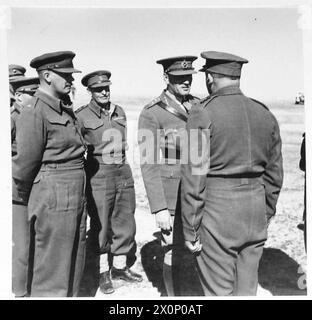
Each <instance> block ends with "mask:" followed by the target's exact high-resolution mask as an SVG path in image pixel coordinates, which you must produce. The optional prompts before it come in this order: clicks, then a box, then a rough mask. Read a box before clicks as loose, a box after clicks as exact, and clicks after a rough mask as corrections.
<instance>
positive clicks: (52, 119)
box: [13, 51, 86, 297]
mask: <svg viewBox="0 0 312 320" xmlns="http://www.w3.org/2000/svg"><path fill="white" fill-rule="evenodd" d="M74 56H75V54H74V53H73V52H71V51H58V52H52V53H47V54H43V55H41V56H39V57H36V58H34V59H33V60H32V61H31V63H30V66H31V67H33V68H35V69H36V70H37V72H38V75H39V80H40V86H39V88H38V90H37V91H36V93H35V95H34V97H33V99H32V101H31V105H30V107H27V108H24V109H23V112H21V115H20V118H19V121H18V130H17V136H16V142H17V154H16V156H14V157H13V185H14V186H15V188H16V190H17V193H16V195H14V196H13V201H19V202H22V203H25V204H28V215H29V220H30V223H31V231H32V234H31V236H32V239H31V243H32V244H33V247H32V251H34V256H33V261H32V264H33V270H32V271H33V277H32V282H31V296H35V297H47V296H57V297H66V296H72V295H73V296H76V295H77V294H78V287H79V282H80V278H81V275H82V272H83V267H84V257H85V217H86V210H85V196H84V192H85V172H84V155H85V152H86V146H85V143H84V140H83V137H82V135H81V130H80V127H79V126H78V122H77V119H76V117H75V114H74V112H73V109H72V105H71V103H70V100H69V98H68V94H69V92H70V88H71V84H72V81H73V80H74V79H73V77H72V73H74V72H79V71H78V70H76V69H75V68H74V66H73V62H72V60H73V58H74Z"/></svg>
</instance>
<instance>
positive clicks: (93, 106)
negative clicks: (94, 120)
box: [89, 99, 116, 118]
mask: <svg viewBox="0 0 312 320" xmlns="http://www.w3.org/2000/svg"><path fill="white" fill-rule="evenodd" d="M89 106H90V109H91V110H92V111H93V112H94V113H95V114H96V115H97V116H98V117H99V118H101V114H104V116H106V117H107V116H110V117H112V115H113V114H114V112H115V110H116V106H115V105H114V104H112V103H111V102H109V103H108V104H107V106H108V107H107V108H102V107H101V106H99V104H98V103H97V102H96V101H95V100H94V99H92V100H91V101H90V104H89Z"/></svg>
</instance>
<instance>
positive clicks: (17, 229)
mask: <svg viewBox="0 0 312 320" xmlns="http://www.w3.org/2000/svg"><path fill="white" fill-rule="evenodd" d="M38 84H39V78H26V77H23V76H20V77H19V78H17V79H15V80H14V81H13V80H12V81H11V85H12V86H13V89H14V91H15V102H14V104H13V107H12V109H11V146H12V156H14V155H16V149H17V148H16V139H15V137H16V130H17V127H18V121H17V120H18V118H19V116H20V114H21V111H22V109H23V108H25V107H27V106H28V105H29V104H30V102H31V99H32V96H33V95H34V93H35V91H36V89H37V88H38ZM13 198H14V197H13ZM12 213H13V216H12V222H13V228H12V236H13V248H12V289H13V292H14V294H15V296H16V297H23V296H26V295H27V294H28V292H27V280H28V279H27V276H28V274H27V273H28V258H29V234H30V231H29V222H28V213H27V206H25V205H24V203H20V202H18V201H13V205H12Z"/></svg>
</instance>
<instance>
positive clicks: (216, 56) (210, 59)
mask: <svg viewBox="0 0 312 320" xmlns="http://www.w3.org/2000/svg"><path fill="white" fill-rule="evenodd" d="M200 55H201V57H202V58H204V59H206V64H205V65H204V66H203V67H202V68H201V69H200V70H199V71H203V72H205V71H210V72H212V73H217V74H222V75H225V76H237V77H239V76H240V75H241V69H242V66H243V64H244V63H248V60H246V59H244V58H242V57H239V56H236V55H234V54H230V53H226V52H218V51H204V52H202V53H201V54H200Z"/></svg>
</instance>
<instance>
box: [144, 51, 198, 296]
mask: <svg viewBox="0 0 312 320" xmlns="http://www.w3.org/2000/svg"><path fill="white" fill-rule="evenodd" d="M196 59H197V57H196V56H178V57H171V58H166V59H161V60H158V61H156V63H158V64H160V65H162V66H163V70H164V81H165V84H166V88H165V90H164V91H163V92H162V93H161V95H160V96H159V97H158V98H156V99H154V100H153V101H151V102H150V103H149V104H148V105H146V106H145V107H144V109H143V110H142V112H141V114H140V117H139V137H138V139H139V146H140V153H141V171H142V176H143V180H144V185H145V189H146V193H147V197H148V201H149V205H150V209H151V212H152V213H153V214H154V215H155V220H156V226H157V227H159V228H160V230H161V238H162V239H161V244H162V247H163V250H164V253H165V256H164V263H163V279H164V284H165V287H166V291H167V294H168V295H169V296H173V295H178V294H180V292H179V290H180V288H179V279H178V277H176V276H177V275H178V273H179V272H178V269H177V267H178V264H176V263H175V262H176V258H178V255H177V254H176V253H178V252H179V251H180V246H181V245H183V240H182V238H181V235H182V234H181V232H179V230H180V231H181V224H179V221H180V205H179V202H180V200H179V198H180V197H179V186H180V164H181V159H182V158H181V157H182V154H183V148H182V146H183V141H184V140H183V131H184V129H185V124H186V121H187V118H188V113H189V110H190V109H191V107H192V105H193V104H194V103H195V102H196V100H198V99H197V98H196V97H194V96H192V95H191V94H190V90H191V84H192V76H193V74H195V73H196V71H195V69H194V67H193V64H192V63H193V61H194V60H196ZM158 133H160V135H158ZM160 153H162V155H163V158H162V159H161V161H160ZM160 163H161V164H160ZM172 267H173V268H174V270H173V269H172ZM173 276H174V277H176V278H175V279H173Z"/></svg>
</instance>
